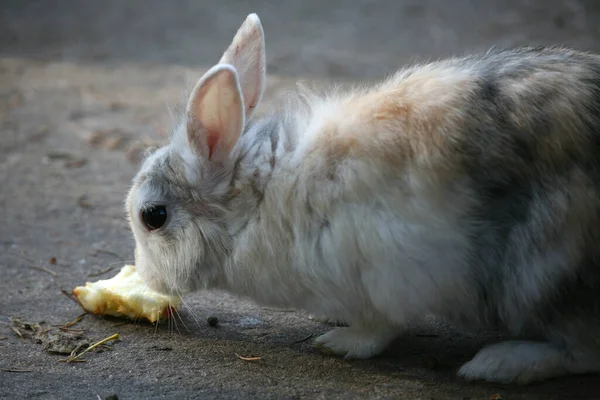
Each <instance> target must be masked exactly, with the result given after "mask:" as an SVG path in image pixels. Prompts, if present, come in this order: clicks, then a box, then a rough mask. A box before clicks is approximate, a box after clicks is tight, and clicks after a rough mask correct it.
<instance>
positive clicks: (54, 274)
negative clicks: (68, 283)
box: [29, 265, 56, 277]
mask: <svg viewBox="0 0 600 400" xmlns="http://www.w3.org/2000/svg"><path fill="white" fill-rule="evenodd" d="M29 268H31V269H37V270H38V271H42V272H45V273H47V274H50V275H52V276H54V277H55V276H56V272H54V271H51V270H49V269H48V268H44V267H38V266H37V265H30V266H29Z"/></svg>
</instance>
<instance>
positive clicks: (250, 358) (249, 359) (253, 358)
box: [235, 353, 262, 361]
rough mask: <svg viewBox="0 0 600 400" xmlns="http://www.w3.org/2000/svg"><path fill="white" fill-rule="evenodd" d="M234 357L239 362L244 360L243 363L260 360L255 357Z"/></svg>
mask: <svg viewBox="0 0 600 400" xmlns="http://www.w3.org/2000/svg"><path fill="white" fill-rule="evenodd" d="M235 355H236V356H237V358H239V359H240V360H244V361H259V360H261V359H262V358H261V357H259V356H257V357H244V356H240V355H239V354H238V353H235Z"/></svg>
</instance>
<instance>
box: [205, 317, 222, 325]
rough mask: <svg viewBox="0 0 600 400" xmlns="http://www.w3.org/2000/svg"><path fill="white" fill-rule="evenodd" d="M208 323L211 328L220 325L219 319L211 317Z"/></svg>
mask: <svg viewBox="0 0 600 400" xmlns="http://www.w3.org/2000/svg"><path fill="white" fill-rule="evenodd" d="M206 322H208V325H210V326H217V325H218V324H219V318H217V317H213V316H210V317H208V318H207V319H206Z"/></svg>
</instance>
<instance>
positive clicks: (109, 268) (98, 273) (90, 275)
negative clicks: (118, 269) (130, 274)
mask: <svg viewBox="0 0 600 400" xmlns="http://www.w3.org/2000/svg"><path fill="white" fill-rule="evenodd" d="M113 269H115V267H108V268H106V269H104V270H102V271H99V272H94V273H91V274H88V277H89V278H95V277H97V276H100V275H104V274H107V273H109V272H110V271H112V270H113Z"/></svg>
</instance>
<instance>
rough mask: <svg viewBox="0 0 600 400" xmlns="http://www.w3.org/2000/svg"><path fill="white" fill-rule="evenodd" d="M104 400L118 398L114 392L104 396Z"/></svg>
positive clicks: (117, 399)
mask: <svg viewBox="0 0 600 400" xmlns="http://www.w3.org/2000/svg"><path fill="white" fill-rule="evenodd" d="M104 400H119V397H117V395H116V394H111V395H110V396H106V397H105V398H104Z"/></svg>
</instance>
